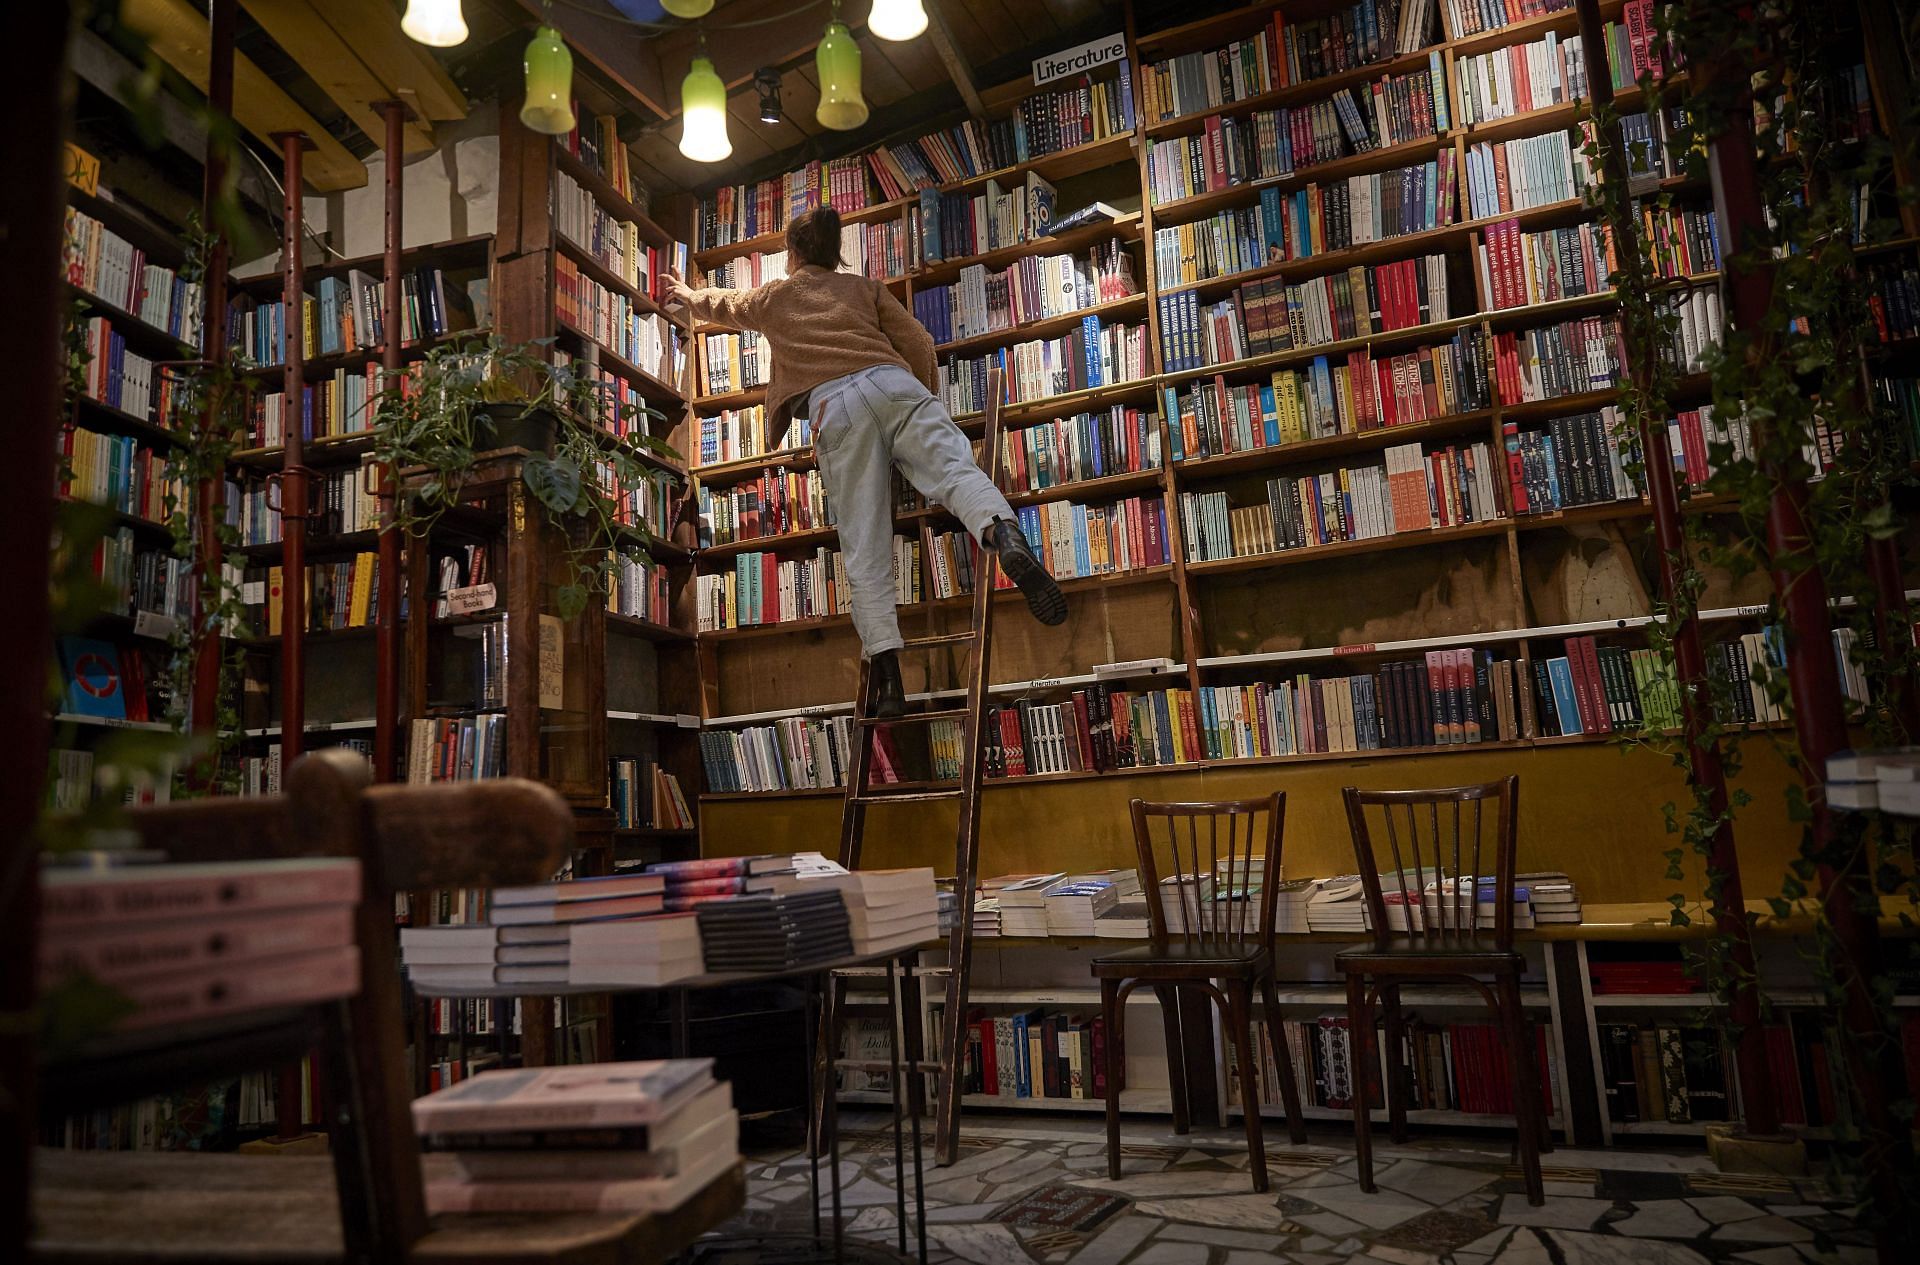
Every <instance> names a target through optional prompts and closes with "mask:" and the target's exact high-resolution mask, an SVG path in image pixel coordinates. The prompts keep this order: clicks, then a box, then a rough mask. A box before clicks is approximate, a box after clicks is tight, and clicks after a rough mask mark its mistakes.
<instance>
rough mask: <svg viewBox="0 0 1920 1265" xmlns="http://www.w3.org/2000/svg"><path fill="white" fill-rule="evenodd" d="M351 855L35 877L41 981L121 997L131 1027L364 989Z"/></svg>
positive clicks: (124, 1025)
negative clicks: (89, 984) (77, 981)
mask: <svg viewBox="0 0 1920 1265" xmlns="http://www.w3.org/2000/svg"><path fill="white" fill-rule="evenodd" d="M359 899H360V863H359V861H357V860H352V859H346V858H318V859H312V860H304V859H303V860H287V861H235V862H220V863H205V864H192V865H187V864H182V865H167V864H156V865H127V866H119V867H115V868H112V869H106V870H92V869H89V870H81V869H65V868H59V867H53V866H50V867H48V868H47V869H45V870H43V871H42V874H41V880H40V907H41V920H42V921H41V934H40V958H39V964H38V974H39V979H40V986H41V988H42V989H43V990H44V989H50V988H52V987H54V986H56V985H58V984H60V983H61V982H62V981H63V980H66V979H68V978H70V977H72V976H75V975H88V976H91V977H92V978H93V979H94V980H96V981H98V982H99V983H101V984H104V985H107V986H109V987H111V988H113V989H114V990H115V991H116V992H118V993H120V994H121V995H122V996H123V997H124V998H125V999H126V1001H127V1002H128V1003H130V1009H129V1010H128V1011H127V1013H126V1014H125V1015H124V1016H123V1017H121V1018H120V1019H119V1020H118V1021H117V1023H116V1024H115V1026H116V1027H117V1028H118V1029H120V1030H122V1031H124V1030H130V1029H139V1028H151V1027H154V1026H157V1025H161V1024H169V1023H181V1022H185V1021H190V1020H198V1019H210V1018H216V1017H220V1016H227V1015H238V1014H244V1013H246V1012H248V1011H253V1010H264V1009H268V1008H271V1007H276V1006H292V1005H304V1004H307V1003H311V1002H320V1001H330V1000H332V999H334V998H339V997H350V996H352V995H353V994H354V993H356V992H358V991H359V988H360V950H359V947H358V946H357V945H356V944H355V943H354V937H353V907H354V905H355V904H356V903H357V902H358V901H359Z"/></svg>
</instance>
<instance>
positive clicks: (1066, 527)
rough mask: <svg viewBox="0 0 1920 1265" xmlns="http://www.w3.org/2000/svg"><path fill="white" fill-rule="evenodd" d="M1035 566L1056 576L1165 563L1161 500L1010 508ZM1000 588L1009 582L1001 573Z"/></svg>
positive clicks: (1113, 571) (1142, 498) (1169, 557)
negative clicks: (1035, 556)
mask: <svg viewBox="0 0 1920 1265" xmlns="http://www.w3.org/2000/svg"><path fill="white" fill-rule="evenodd" d="M1014 515H1015V516H1016V517H1017V518H1018V520H1019V522H1020V530H1021V531H1022V532H1024V533H1025V534H1026V537H1027V541H1028V543H1029V544H1031V545H1032V546H1033V551H1034V553H1036V554H1038V555H1039V556H1040V562H1041V565H1043V566H1045V567H1046V569H1047V572H1048V574H1050V575H1052V576H1053V577H1054V578H1055V579H1057V580H1067V579H1073V578H1075V577H1078V576H1089V575H1117V574H1120V573H1122V572H1126V571H1138V570H1141V569H1143V568H1146V567H1158V566H1165V565H1166V564H1167V563H1169V562H1171V561H1172V560H1173V559H1172V555H1171V553H1170V551H1169V546H1168V542H1167V509H1166V503H1165V502H1164V501H1162V500H1161V499H1160V497H1159V495H1158V494H1154V495H1148V496H1130V497H1126V498H1124V499H1122V500H1118V501H1114V502H1112V503H1110V504H1106V505H1083V504H1081V503H1079V502H1077V501H1046V502H1043V503H1042V504H1039V505H1022V506H1020V507H1019V508H1018V509H1016V510H1015V511H1014ZM1000 587H1002V588H1010V587H1012V581H1010V580H1008V579H1007V578H1006V576H1005V575H1004V574H1003V575H1002V576H1001V577H1000Z"/></svg>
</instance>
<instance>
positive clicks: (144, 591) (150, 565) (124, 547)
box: [90, 527, 197, 624]
mask: <svg viewBox="0 0 1920 1265" xmlns="http://www.w3.org/2000/svg"><path fill="white" fill-rule="evenodd" d="M90 561H91V564H92V571H93V577H94V579H96V580H98V581H99V582H100V587H101V590H102V592H103V593H104V594H105V601H104V603H103V609H104V610H106V611H108V612H109V613H111V614H115V615H137V614H140V613H142V612H146V613H150V614H153V615H158V616H160V617H162V618H163V619H170V620H174V621H176V622H178V623H183V624H184V623H185V622H186V621H188V620H190V619H192V618H193V607H194V595H195V593H196V592H197V577H196V574H195V571H194V568H193V563H192V562H191V560H189V559H186V558H180V557H176V556H175V555H174V553H173V551H172V550H171V549H168V548H156V547H153V546H149V545H141V544H138V543H136V542H135V540H134V535H133V529H132V528H131V527H120V528H116V529H115V530H113V531H111V532H108V533H106V534H104V535H102V536H101V537H100V538H99V539H98V540H96V541H95V542H94V544H93V548H92V557H91V559H90Z"/></svg>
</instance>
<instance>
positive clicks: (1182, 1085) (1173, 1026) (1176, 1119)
mask: <svg viewBox="0 0 1920 1265" xmlns="http://www.w3.org/2000/svg"><path fill="white" fill-rule="evenodd" d="M1153 995H1154V996H1155V997H1158V998H1159V999H1160V1022H1161V1023H1162V1024H1163V1025H1164V1026H1165V1028H1166V1033H1167V1084H1168V1086H1170V1087H1171V1089H1172V1091H1173V1131H1174V1132H1175V1133H1185V1132H1186V1131H1187V1130H1188V1129H1190V1128H1192V1127H1193V1125H1192V1121H1191V1119H1190V1118H1189V1116H1188V1114H1187V1058H1186V1053H1185V1047H1184V1046H1183V1045H1182V1044H1181V1042H1180V990H1179V989H1178V988H1176V987H1174V986H1173V985H1172V984H1155V985H1154V986H1153Z"/></svg>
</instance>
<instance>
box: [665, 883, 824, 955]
mask: <svg viewBox="0 0 1920 1265" xmlns="http://www.w3.org/2000/svg"><path fill="white" fill-rule="evenodd" d="M696 912H697V914H698V917H699V920H700V945H701V951H702V953H703V954H704V956H705V959H706V968H707V970H708V971H709V972H713V973H716V974H719V973H727V972H780V971H791V970H797V969H798V968H800V967H803V966H811V965H814V964H816V963H820V962H832V961H835V960H837V959H840V958H847V957H851V956H853V935H852V930H851V927H850V926H849V924H848V920H847V903H846V901H845V899H843V897H842V896H841V893H840V892H838V891H837V890H832V889H828V890H825V891H806V892H785V893H765V894H758V895H751V896H746V895H743V896H731V897H727V898H726V899H723V900H713V901H707V902H704V903H702V904H701V905H700V906H699V908H698V910H697V911H696Z"/></svg>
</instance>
